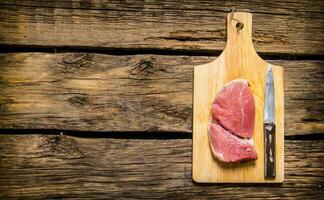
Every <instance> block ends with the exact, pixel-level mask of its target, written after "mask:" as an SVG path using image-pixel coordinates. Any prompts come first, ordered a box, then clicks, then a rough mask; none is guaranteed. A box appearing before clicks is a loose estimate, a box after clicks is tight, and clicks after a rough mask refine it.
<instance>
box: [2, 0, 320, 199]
mask: <svg viewBox="0 0 324 200" xmlns="http://www.w3.org/2000/svg"><path fill="white" fill-rule="evenodd" d="M323 5H324V2H323V1H316V0H315V1H309V0H300V1H297V0H282V1H259V0H253V1H212V0H199V1H194V0H181V1H157V0H151V1H140V0H129V1H117V0H114V1H108V0H107V1H101V0H94V1H89V0H73V1H72V0H70V1H68V0H53V1H47V0H36V1H29V0H24V1H18V0H11V1H9V0H8V1H7V0H2V1H0V48H1V53H0V199H11V198H12V199H52V198H63V199H67V198H85V199H89V198H90V199H127V198H135V199H143V198H150V199H153V198H154V199H155V198H160V199H192V198H194V199H241V198H242V199H243V198H246V199H252V198H253V199H265V198H270V199H283V198H287V199H321V198H324V191H323V185H324V141H323V133H324V66H323V64H324V59H323V55H324V37H323V32H324V14H323V10H324V6H323ZM233 6H235V7H236V8H238V9H239V10H240V11H249V12H252V13H253V40H254V44H255V47H256V50H257V51H258V52H259V54H260V56H261V57H263V58H264V59H266V60H268V61H269V62H273V63H276V64H279V65H281V66H283V67H284V70H285V135H286V136H285V182H284V183H283V184H280V185H265V184H264V185H256V184H248V185H236V184H221V185H215V184H214V185H213V184H209V185H206V184H196V183H194V182H193V181H192V180H191V150H192V149H191V145H192V141H191V138H192V136H191V129H192V73H193V66H195V65H198V64H201V63H206V62H209V61H211V60H213V59H215V58H216V57H217V56H218V55H219V54H220V52H221V51H222V49H223V48H224V46H225V41H226V38H225V37H226V36H225V35H226V31H225V30H226V29H225V28H226V27H225V16H226V14H227V13H228V12H229V11H230V9H231V8H232V7H233Z"/></svg>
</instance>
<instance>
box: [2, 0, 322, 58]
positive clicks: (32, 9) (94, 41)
mask: <svg viewBox="0 0 324 200" xmlns="http://www.w3.org/2000/svg"><path fill="white" fill-rule="evenodd" d="M322 4H323V2H322V1H321V0H315V1H307V0H301V1H296V0H284V1H270V2H269V1H258V0H253V1H230V2H229V1H225V0H222V1H206V0H199V1H194V0H183V1H138V0H130V1H127V3H125V2H124V1H98V0H94V1H88V0H87V1H84V0H75V1H69V0H63V1H61V0H54V1H46V0H38V1H27V0H26V1H17V0H14V1H8V0H5V1H1V3H0V18H1V20H0V29H1V32H0V44H2V45H4V44H5V45H19V46H21V45H33V46H55V47H57V46H73V47H82V48H98V47H99V48H127V49H129V48H140V49H167V50H170V49H172V50H188V51H209V52H210V51H220V50H222V49H223V48H224V46H225V20H224V19H225V16H226V14H227V13H228V12H229V11H230V9H231V8H232V7H233V6H235V7H236V8H238V9H239V10H240V11H247V12H252V13H253V14H254V15H253V17H254V22H253V24H254V27H253V37H254V45H255V46H256V49H257V51H258V52H263V53H276V54H277V53H289V54H323V53H324V46H323V42H324V38H323V37H318V36H320V35H322V33H323V32H324V27H323V23H324V15H323V14H322V10H323V9H322Z"/></svg>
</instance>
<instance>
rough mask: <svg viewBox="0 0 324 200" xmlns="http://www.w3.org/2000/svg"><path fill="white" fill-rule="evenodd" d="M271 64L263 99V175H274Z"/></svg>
mask: <svg viewBox="0 0 324 200" xmlns="http://www.w3.org/2000/svg"><path fill="white" fill-rule="evenodd" d="M274 92H275V91H274V81H273V72H272V66H271V65H270V64H269V66H268V71H267V75H266V88H265V99H264V121H263V130H264V167H265V170H264V177H265V178H274V177H275V176H276V159H275V157H276V149H275V146H276V124H275V95H274V94H275V93H274Z"/></svg>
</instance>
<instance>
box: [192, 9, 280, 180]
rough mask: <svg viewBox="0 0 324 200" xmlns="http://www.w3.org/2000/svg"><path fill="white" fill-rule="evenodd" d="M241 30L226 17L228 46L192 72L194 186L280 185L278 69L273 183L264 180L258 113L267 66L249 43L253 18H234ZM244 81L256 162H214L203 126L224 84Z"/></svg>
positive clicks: (275, 69) (275, 70)
mask: <svg viewBox="0 0 324 200" xmlns="http://www.w3.org/2000/svg"><path fill="white" fill-rule="evenodd" d="M233 17H234V18H235V19H237V20H240V21H241V22H242V23H243V24H244V27H243V29H242V30H239V31H238V30H237V29H236V27H235V26H236V23H237V22H236V21H235V20H232V19H231V14H229V15H228V17H227V44H226V47H225V50H224V51H223V53H222V54H221V55H220V57H219V58H217V59H216V60H215V61H213V62H211V63H208V64H204V65H200V66H197V67H195V68H194V100H193V101H194V102H193V105H194V107H193V109H194V111H193V179H194V180H195V181H196V182H217V183H223V182H224V183H228V182H232V183H273V182H276V183H278V182H282V181H283V179H284V148H283V147H284V94H283V69H282V67H279V66H275V65H273V73H274V86H275V104H276V119H275V123H276V156H275V159H276V177H275V179H265V178H264V135H263V108H264V94H265V82H266V79H265V78H266V72H267V69H268V65H269V63H267V62H265V61H264V60H262V59H261V58H260V57H259V56H258V55H257V53H256V51H255V50H254V47H253V43H252V14H250V13H242V12H235V13H234V16H233ZM234 79H245V80H247V81H248V82H249V84H250V89H251V91H252V93H253V96H254V100H255V107H256V113H255V125H254V135H253V140H254V143H255V148H256V151H257V154H258V155H257V156H258V158H257V160H256V161H253V162H245V163H240V164H232V165H224V164H222V163H220V162H218V161H216V160H215V159H214V158H213V156H212V153H211V149H210V147H209V140H208V134H207V132H208V121H209V120H210V118H211V104H212V102H213V100H214V98H215V96H216V94H217V93H218V92H219V91H220V90H221V88H222V87H223V86H224V85H225V84H227V83H228V82H229V81H231V80H234Z"/></svg>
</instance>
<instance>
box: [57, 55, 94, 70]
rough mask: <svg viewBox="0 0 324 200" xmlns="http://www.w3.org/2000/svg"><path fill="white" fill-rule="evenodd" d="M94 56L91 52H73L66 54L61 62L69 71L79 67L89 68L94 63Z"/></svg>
mask: <svg viewBox="0 0 324 200" xmlns="http://www.w3.org/2000/svg"><path fill="white" fill-rule="evenodd" d="M93 57H94V56H93V55H90V54H80V53H78V54H71V55H68V56H65V57H64V58H63V61H62V63H61V64H62V65H64V66H65V67H66V70H67V71H71V70H74V69H78V68H87V67H89V66H91V65H92V64H93Z"/></svg>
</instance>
